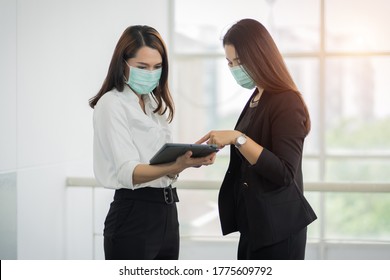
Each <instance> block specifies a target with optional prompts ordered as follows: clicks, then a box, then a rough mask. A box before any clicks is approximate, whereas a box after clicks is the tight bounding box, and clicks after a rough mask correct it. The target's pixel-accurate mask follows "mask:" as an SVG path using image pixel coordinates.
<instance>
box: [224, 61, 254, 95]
mask: <svg viewBox="0 0 390 280" xmlns="http://www.w3.org/2000/svg"><path fill="white" fill-rule="evenodd" d="M230 72H231V73H232V75H233V77H234V79H235V80H236V82H237V84H239V85H240V86H242V87H243V88H247V89H253V88H255V86H256V84H255V82H254V81H253V80H252V78H251V77H250V76H249V75H248V73H247V72H246V71H245V70H244V68H243V67H242V66H241V65H237V66H234V67H230Z"/></svg>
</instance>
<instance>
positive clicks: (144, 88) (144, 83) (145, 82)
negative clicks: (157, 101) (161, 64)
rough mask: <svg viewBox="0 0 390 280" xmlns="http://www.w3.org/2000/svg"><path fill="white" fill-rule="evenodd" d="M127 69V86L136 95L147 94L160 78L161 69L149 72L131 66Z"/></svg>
mask: <svg viewBox="0 0 390 280" xmlns="http://www.w3.org/2000/svg"><path fill="white" fill-rule="evenodd" d="M126 64H127V63H126ZM127 65H128V64H127ZM129 67H130V74H129V79H128V80H127V84H128V85H129V86H130V88H131V89H132V90H134V91H135V92H136V93H138V94H149V93H151V92H152V91H153V90H154V89H155V88H156V87H157V85H158V83H159V81H160V78H161V73H162V68H159V69H156V70H152V71H149V70H144V69H139V68H136V67H132V66H129Z"/></svg>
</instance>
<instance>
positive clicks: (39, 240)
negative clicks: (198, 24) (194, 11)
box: [0, 0, 169, 259]
mask: <svg viewBox="0 0 390 280" xmlns="http://www.w3.org/2000/svg"><path fill="white" fill-rule="evenodd" d="M168 7H169V6H168V0H163V1H161V0H143V1H137V0H112V1H109V0H107V1H103V0H100V1H98V0H66V1H65V0H18V1H16V0H0V38H1V44H0V84H1V89H2V90H1V91H0V94H1V95H0V98H1V99H0V133H1V136H0V155H1V156H0V205H2V206H1V207H2V208H1V209H0V210H2V211H1V213H3V214H1V215H0V218H2V222H1V223H0V233H2V232H8V233H13V236H14V237H15V235H16V238H15V240H14V241H12V240H11V239H12V238H10V237H9V236H10V234H8V235H0V251H1V250H2V247H1V246H2V244H11V248H7V249H6V251H4V250H3V251H2V255H1V258H2V259H7V258H8V259H13V258H18V259H65V258H68V256H67V249H66V246H67V244H69V243H73V242H77V240H72V239H70V240H69V237H66V236H65V232H66V225H67V223H66V221H67V220H71V219H72V217H69V216H67V213H68V212H67V211H66V209H65V207H66V205H72V202H71V201H67V200H66V198H67V197H68V198H69V196H68V195H67V194H66V190H65V178H66V177H67V176H79V175H81V176H92V168H91V167H92V166H91V158H92V122H91V118H92V109H90V108H89V107H88V99H89V98H90V97H92V96H93V95H95V94H96V93H97V91H98V89H99V87H100V86H101V84H102V82H103V79H104V77H105V74H106V72H107V68H108V64H109V62H110V59H111V55H112V52H113V50H114V47H115V45H116V42H117V40H118V39H119V36H120V35H121V33H122V32H123V30H124V29H125V28H126V27H128V26H129V25H133V24H147V25H151V26H153V27H155V28H156V29H157V30H158V31H159V32H160V33H161V34H162V36H163V37H164V39H165V40H166V41H167V42H169V40H168V39H169V38H168V34H167V33H168V16H169V13H168V10H169V8H168ZM12 174H16V176H14V177H15V178H16V179H12V178H13V177H12ZM2 178H8V179H7V180H2ZM9 178H11V179H9ZM10 180H11V181H12V182H11V183H10ZM4 182H5V183H4ZM2 184H3V185H2ZM4 186H6V187H4ZM10 189H11V195H5V194H9V193H10ZM12 192H13V193H14V195H15V200H14V201H11V203H7V204H6V203H5V202H6V200H9V197H13V196H12ZM8 202H9V201H8ZM4 205H7V206H4ZM4 207H7V208H6V209H3V208H4ZM3 210H4V211H3ZM5 211H8V212H11V214H13V215H14V216H15V219H16V221H12V220H11V221H10V220H9V219H8V220H7V221H5V220H4V219H3V218H4V217H5V215H4V212H5ZM72 213H75V215H77V210H76V211H73V212H72ZM11 216H12V215H11ZM15 219H13V220H15ZM3 220H4V221H5V222H3ZM11 235H12V234H11ZM7 236H8V237H7ZM71 238H75V239H77V236H74V237H71ZM72 257H77V256H72Z"/></svg>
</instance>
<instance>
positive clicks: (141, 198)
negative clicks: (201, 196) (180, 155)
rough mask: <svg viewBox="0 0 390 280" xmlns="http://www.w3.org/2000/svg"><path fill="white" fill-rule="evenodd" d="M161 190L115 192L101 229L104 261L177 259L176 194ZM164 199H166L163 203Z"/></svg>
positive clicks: (147, 189) (177, 223)
mask: <svg viewBox="0 0 390 280" xmlns="http://www.w3.org/2000/svg"><path fill="white" fill-rule="evenodd" d="M163 191H164V190H163V189H153V188H142V189H139V190H134V191H133V190H125V189H121V190H117V191H116V193H115V196H114V201H113V202H112V203H111V205H110V210H109V212H108V214H107V217H106V221H105V227H104V254H105V258H106V260H177V259H178V258H179V243H180V241H179V240H180V239H179V222H178V216H177V208H176V201H178V199H177V194H176V190H175V189H174V194H172V189H171V190H170V193H168V196H166V194H164V193H163ZM167 197H168V200H167Z"/></svg>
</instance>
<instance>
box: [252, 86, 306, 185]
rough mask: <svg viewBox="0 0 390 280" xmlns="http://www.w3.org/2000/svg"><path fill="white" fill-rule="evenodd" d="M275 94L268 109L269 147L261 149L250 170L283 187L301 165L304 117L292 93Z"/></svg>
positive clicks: (299, 101)
mask: <svg viewBox="0 0 390 280" xmlns="http://www.w3.org/2000/svg"><path fill="white" fill-rule="evenodd" d="M277 95H278V97H277V98H275V100H274V102H273V103H272V105H271V106H272V107H271V108H270V112H271V113H270V122H271V123H270V128H271V129H270V130H271V131H269V133H270V136H267V137H271V141H270V143H271V145H270V147H269V148H264V149H263V151H262V153H261V155H260V156H259V158H258V160H257V162H256V164H255V165H254V166H253V168H255V169H256V172H257V173H258V174H260V175H261V176H263V177H264V178H266V179H267V180H269V181H271V182H272V183H274V184H276V185H278V186H286V185H289V184H290V183H291V181H292V180H294V177H295V174H296V172H297V170H298V168H299V167H300V165H301V160H302V152H303V143H304V139H305V136H306V128H305V121H306V114H305V111H304V105H303V103H302V101H301V100H300V98H299V97H298V96H297V95H296V94H295V93H292V92H288V93H280V94H277Z"/></svg>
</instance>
